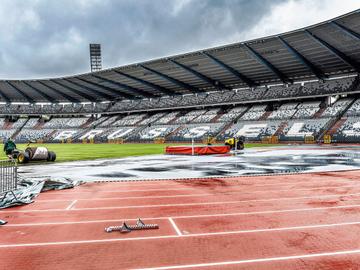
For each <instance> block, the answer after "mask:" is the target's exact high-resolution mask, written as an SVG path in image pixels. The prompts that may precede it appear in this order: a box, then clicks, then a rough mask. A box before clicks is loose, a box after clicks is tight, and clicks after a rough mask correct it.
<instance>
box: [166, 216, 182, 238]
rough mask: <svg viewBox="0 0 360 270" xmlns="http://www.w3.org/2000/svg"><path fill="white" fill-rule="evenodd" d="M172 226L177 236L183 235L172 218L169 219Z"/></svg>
mask: <svg viewBox="0 0 360 270" xmlns="http://www.w3.org/2000/svg"><path fill="white" fill-rule="evenodd" d="M169 221H170V223H171V225H172V226H173V228H174V230H175V231H176V233H177V235H182V233H181V231H180V230H179V228H178V226H177V225H176V223H175V221H174V220H173V219H172V218H169Z"/></svg>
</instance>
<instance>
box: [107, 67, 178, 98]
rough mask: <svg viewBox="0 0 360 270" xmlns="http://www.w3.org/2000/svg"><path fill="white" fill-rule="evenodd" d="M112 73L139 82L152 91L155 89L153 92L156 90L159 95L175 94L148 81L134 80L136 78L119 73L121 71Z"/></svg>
mask: <svg viewBox="0 0 360 270" xmlns="http://www.w3.org/2000/svg"><path fill="white" fill-rule="evenodd" d="M112 71H113V72H115V73H117V74H120V75H122V76H124V77H126V78H129V79H131V80H134V81H136V82H139V83H141V84H143V85H146V86H149V87H151V88H153V89H155V90H158V91H160V92H161V93H163V94H165V95H169V96H173V95H175V94H176V93H175V92H174V91H172V90H170V89H167V88H165V87H162V86H160V85H157V84H154V83H152V82H148V81H145V80H143V79H140V78H136V77H134V76H131V75H129V74H126V73H123V72H121V71H117V70H112Z"/></svg>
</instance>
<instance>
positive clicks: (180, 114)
mask: <svg viewBox="0 0 360 270" xmlns="http://www.w3.org/2000/svg"><path fill="white" fill-rule="evenodd" d="M183 115H185V113H184V112H181V113H179V114H178V115H177V116H176V117H174V119H172V120H170V121H169V122H168V123H167V125H171V124H174V123H175V121H176V120H177V119H178V118H179V117H181V116H183Z"/></svg>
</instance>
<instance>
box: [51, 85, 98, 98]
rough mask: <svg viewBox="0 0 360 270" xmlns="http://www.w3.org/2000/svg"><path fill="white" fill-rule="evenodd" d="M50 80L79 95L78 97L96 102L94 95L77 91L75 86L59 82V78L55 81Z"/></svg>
mask: <svg viewBox="0 0 360 270" xmlns="http://www.w3.org/2000/svg"><path fill="white" fill-rule="evenodd" d="M51 81H52V82H53V83H55V84H57V85H60V86H62V87H64V88H66V89H68V90H70V91H71V92H73V93H75V94H77V95H79V96H80V97H83V98H85V99H87V100H89V101H91V102H96V101H97V100H96V98H94V97H92V96H90V95H88V94H85V93H83V92H81V91H79V90H77V89H75V88H72V87H70V86H68V85H66V84H63V83H61V82H59V80H56V81H55V80H51Z"/></svg>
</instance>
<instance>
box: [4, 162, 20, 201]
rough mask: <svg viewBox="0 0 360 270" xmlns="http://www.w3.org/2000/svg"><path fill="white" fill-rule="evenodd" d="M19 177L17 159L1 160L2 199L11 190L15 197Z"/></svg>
mask: <svg viewBox="0 0 360 270" xmlns="http://www.w3.org/2000/svg"><path fill="white" fill-rule="evenodd" d="M17 179H18V174H17V165H16V161H15V160H2V161H0V195H2V199H4V198H5V197H6V195H7V193H9V192H11V193H12V194H13V195H14V197H15V194H14V192H13V191H14V190H15V189H16V188H17ZM2 199H1V200H2ZM1 200H0V201H1Z"/></svg>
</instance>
